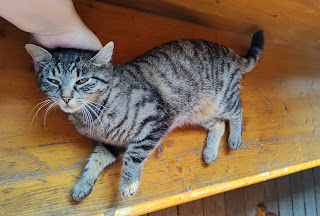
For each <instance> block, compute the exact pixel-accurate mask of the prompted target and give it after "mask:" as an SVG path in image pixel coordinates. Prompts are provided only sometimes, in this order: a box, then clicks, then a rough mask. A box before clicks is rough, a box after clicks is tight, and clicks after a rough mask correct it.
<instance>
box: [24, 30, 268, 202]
mask: <svg viewBox="0 0 320 216" xmlns="http://www.w3.org/2000/svg"><path fill="white" fill-rule="evenodd" d="M263 46H264V39H263V32H262V31H258V32H256V33H255V34H254V36H253V39H252V43H251V47H250V49H249V52H248V55H247V56H246V57H240V56H238V55H237V54H235V53H234V52H233V51H232V50H231V49H229V48H227V47H224V46H221V45H219V44H215V43H211V42H208V41H204V40H177V41H173V42H170V43H167V44H164V45H162V46H160V47H156V48H154V49H152V50H151V51H149V52H148V53H146V54H145V55H143V56H141V57H138V58H136V59H134V60H132V61H131V62H129V63H127V64H124V65H116V66H113V65H112V64H111V63H110V60H111V56H112V52H113V43H112V42H111V43H109V44H107V45H106V46H105V47H104V48H103V49H102V50H100V51H99V52H98V53H97V52H93V51H82V50H75V49H57V50H55V51H54V52H52V54H50V53H49V52H47V51H45V50H44V49H42V48H39V47H37V46H34V45H27V50H28V52H29V53H30V54H31V55H32V57H33V59H34V61H35V63H36V64H38V65H39V67H40V71H39V73H38V81H39V85H40V87H41V89H42V91H44V92H45V93H46V94H47V95H48V97H49V98H50V99H51V100H52V101H53V103H54V104H58V105H60V107H61V108H62V109H63V110H64V111H65V112H67V113H69V119H70V120H71V121H72V123H73V124H74V125H75V126H76V128H77V130H78V131H79V132H80V133H81V134H84V135H86V136H88V137H91V138H93V139H95V140H97V141H98V145H97V147H96V149H95V150H94V152H93V154H92V155H91V156H90V158H89V162H88V164H87V165H86V167H85V169H84V172H83V173H82V175H81V177H80V179H79V181H78V182H77V183H76V185H75V187H74V191H73V197H74V199H75V200H82V199H83V198H85V197H86V196H88V195H89V194H90V192H91V190H92V187H93V186H94V184H95V181H96V179H97V177H98V175H99V173H100V172H101V171H102V170H103V169H104V168H105V166H107V165H109V164H111V163H112V162H114V161H115V160H116V159H117V158H118V157H119V156H120V155H123V169H122V181H121V186H120V191H121V195H122V196H123V197H129V196H132V195H133V194H134V193H135V192H136V190H137V189H138V187H139V181H140V177H141V171H142V166H143V162H144V161H145V159H146V158H147V156H148V155H149V154H150V152H151V151H152V150H153V149H154V147H155V146H156V145H157V144H158V143H159V142H160V141H161V139H162V138H163V137H164V136H165V135H166V134H167V133H168V132H169V131H171V130H172V129H174V128H176V127H179V126H181V125H183V124H196V125H201V126H203V127H204V128H206V129H207V130H208V137H207V141H206V146H205V149H204V151H203V157H204V160H205V162H206V163H212V162H213V161H215V160H216V158H217V152H218V147H219V143H220V140H221V137H222V135H223V133H224V130H225V123H224V122H225V120H229V122H230V135H229V140H228V142H229V146H230V147H231V149H237V148H238V147H239V146H240V145H241V136H242V134H241V133H242V132H241V131H242V130H241V126H242V108H241V101H240V99H239V97H238V95H239V90H240V79H241V76H242V74H245V73H247V72H249V71H250V70H251V69H252V68H253V67H254V66H255V65H256V63H257V61H258V59H259V57H260V54H261V51H262V49H263ZM87 78H89V79H87Z"/></svg>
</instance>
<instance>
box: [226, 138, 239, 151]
mask: <svg viewBox="0 0 320 216" xmlns="http://www.w3.org/2000/svg"><path fill="white" fill-rule="evenodd" d="M241 140H242V136H241V135H240V136H229V139H228V144H229V146H230V148H231V149H232V150H236V149H238V148H239V147H240V146H241Z"/></svg>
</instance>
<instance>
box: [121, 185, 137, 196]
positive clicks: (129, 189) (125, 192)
mask: <svg viewBox="0 0 320 216" xmlns="http://www.w3.org/2000/svg"><path fill="white" fill-rule="evenodd" d="M139 183H140V182H139V181H135V182H133V183H130V182H128V181H122V182H121V185H120V193H121V196H122V197H131V196H133V194H135V192H136V191H137V190H138V188H139Z"/></svg>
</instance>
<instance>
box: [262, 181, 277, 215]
mask: <svg viewBox="0 0 320 216" xmlns="http://www.w3.org/2000/svg"><path fill="white" fill-rule="evenodd" d="M261 189H262V203H263V204H264V205H265V206H266V208H267V209H268V210H269V211H270V212H273V213H275V214H279V208H278V192H277V182H276V179H271V180H269V181H265V182H262V183H261Z"/></svg>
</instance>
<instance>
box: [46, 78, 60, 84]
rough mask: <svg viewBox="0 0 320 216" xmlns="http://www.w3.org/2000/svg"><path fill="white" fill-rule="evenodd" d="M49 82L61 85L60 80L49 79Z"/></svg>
mask: <svg viewBox="0 0 320 216" xmlns="http://www.w3.org/2000/svg"><path fill="white" fill-rule="evenodd" d="M48 81H49V82H51V83H53V84H56V85H59V81H58V80H55V79H48Z"/></svg>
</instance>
